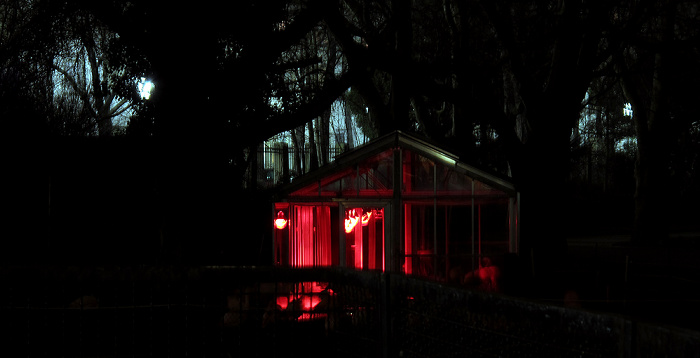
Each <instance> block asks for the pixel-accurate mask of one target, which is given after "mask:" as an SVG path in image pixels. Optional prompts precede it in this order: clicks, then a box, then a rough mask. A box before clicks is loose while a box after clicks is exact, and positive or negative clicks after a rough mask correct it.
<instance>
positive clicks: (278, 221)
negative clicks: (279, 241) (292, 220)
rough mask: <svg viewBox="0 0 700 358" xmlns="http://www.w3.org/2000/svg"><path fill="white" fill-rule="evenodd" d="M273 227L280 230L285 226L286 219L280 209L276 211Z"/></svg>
mask: <svg viewBox="0 0 700 358" xmlns="http://www.w3.org/2000/svg"><path fill="white" fill-rule="evenodd" d="M275 227H276V228H277V229H279V230H282V229H284V228H286V227H287V219H285V217H284V212H282V211H281V210H280V212H278V213H277V219H275Z"/></svg>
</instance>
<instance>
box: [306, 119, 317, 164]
mask: <svg viewBox="0 0 700 358" xmlns="http://www.w3.org/2000/svg"><path fill="white" fill-rule="evenodd" d="M314 137H315V133H314V121H313V120H311V121H309V168H308V172H310V171H312V170H316V169H318V148H317V147H316V140H314Z"/></svg>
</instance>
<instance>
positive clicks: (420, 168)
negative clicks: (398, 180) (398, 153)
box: [402, 150, 435, 195]
mask: <svg viewBox="0 0 700 358" xmlns="http://www.w3.org/2000/svg"><path fill="white" fill-rule="evenodd" d="M402 162H403V190H404V192H405V193H406V194H414V195H415V194H417V195H433V194H434V190H435V187H434V175H435V174H434V173H433V166H434V162H433V161H432V160H430V159H428V158H426V157H424V156H422V155H420V154H417V153H414V152H412V151H410V150H404V152H403V160H402Z"/></svg>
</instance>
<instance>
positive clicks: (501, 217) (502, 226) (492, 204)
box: [476, 199, 509, 257]
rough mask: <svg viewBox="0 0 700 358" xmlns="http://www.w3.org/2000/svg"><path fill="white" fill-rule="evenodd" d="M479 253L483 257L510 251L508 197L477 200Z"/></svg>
mask: <svg viewBox="0 0 700 358" xmlns="http://www.w3.org/2000/svg"><path fill="white" fill-rule="evenodd" d="M476 210H477V212H476V215H477V219H478V223H479V226H478V237H479V239H480V243H481V244H480V246H479V253H480V254H481V256H482V257H488V256H501V255H502V254H504V253H507V252H508V251H509V241H508V239H509V231H508V225H509V223H508V199H491V200H477V201H476Z"/></svg>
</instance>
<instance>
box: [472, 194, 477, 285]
mask: <svg viewBox="0 0 700 358" xmlns="http://www.w3.org/2000/svg"><path fill="white" fill-rule="evenodd" d="M471 210H472V235H471V236H472V271H474V270H476V266H475V261H474V254H475V248H474V181H473V180H472V206H471Z"/></svg>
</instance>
